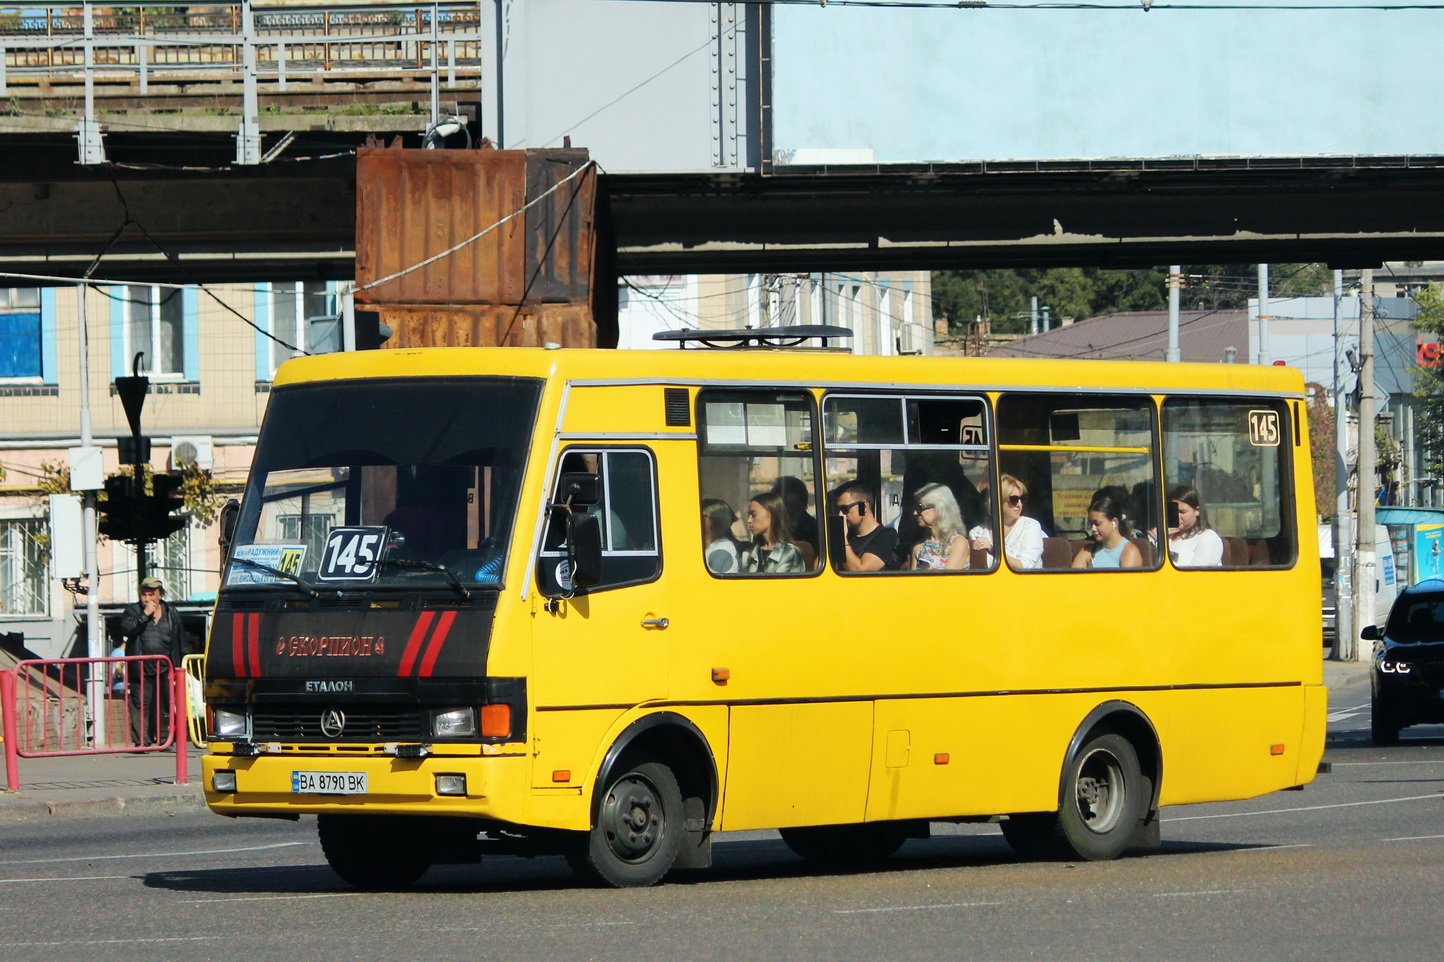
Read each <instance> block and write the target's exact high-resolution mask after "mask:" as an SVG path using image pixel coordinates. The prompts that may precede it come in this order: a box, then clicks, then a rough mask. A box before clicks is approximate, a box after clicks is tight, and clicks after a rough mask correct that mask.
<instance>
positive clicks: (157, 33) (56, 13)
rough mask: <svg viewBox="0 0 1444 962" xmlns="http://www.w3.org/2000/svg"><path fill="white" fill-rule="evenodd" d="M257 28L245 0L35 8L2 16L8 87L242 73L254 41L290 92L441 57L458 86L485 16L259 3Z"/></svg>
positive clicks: (435, 6)
mask: <svg viewBox="0 0 1444 962" xmlns="http://www.w3.org/2000/svg"><path fill="white" fill-rule="evenodd" d="M252 9H253V11H254V12H253V15H252V17H251V20H250V23H249V25H248V24H247V20H246V18H245V17H243V15H242V10H243V8H242V5H241V4H239V3H224V4H200V5H193V6H188V7H171V8H167V7H154V6H138V5H137V6H109V7H91V8H90V13H91V18H90V20H91V23H90V29H89V32H88V33H87V30H86V25H85V16H84V13H83V10H84V6H83V5H81V4H68V5H65V6H42V5H40V4H36V5H27V6H26V7H25V8H24V9H23V10H21V11H19V12H17V13H14V14H11V15H5V14H0V93H4V92H5V89H6V87H5V85H6V81H7V79H9V80H18V79H20V78H36V79H40V78H44V79H47V80H51V81H54V80H57V79H65V78H73V79H75V80H77V81H78V80H80V79H83V77H84V76H85V72H86V61H87V57H86V54H87V51H88V52H89V53H90V54H91V63H92V67H91V68H90V69H91V71H92V73H93V74H94V75H96V76H98V77H103V78H105V79H106V80H107V81H108V82H113V81H114V80H115V79H117V78H118V79H122V80H124V79H127V78H130V77H133V78H134V79H135V81H136V82H137V83H138V84H140V85H142V86H144V85H146V84H147V83H148V82H150V81H154V80H162V79H164V75H166V74H168V73H176V74H180V73H184V74H187V75H197V74H199V75H215V76H217V77H229V76H239V75H240V74H241V73H242V72H243V70H244V68H245V56H244V51H245V47H246V45H247V44H248V43H249V44H250V45H251V46H252V47H253V49H254V54H255V58H256V66H255V75H256V78H257V79H258V80H261V81H272V82H275V83H277V84H279V85H280V87H281V89H285V85H286V82H287V79H288V77H289V78H290V79H298V77H299V79H309V77H308V76H307V75H312V74H317V73H320V74H326V73H331V72H337V71H364V72H367V73H375V72H378V71H380V72H398V71H399V72H423V71H428V70H429V69H430V68H431V64H432V63H433V48H436V53H437V60H438V61H440V62H442V63H444V64H445V69H446V70H447V72H448V77H449V82H450V83H455V77H456V74H457V73H458V72H463V73H466V74H467V75H475V74H476V73H477V71H478V70H479V68H480V63H481V32H480V30H481V19H480V14H479V12H478V9H477V6H476V4H475V3H470V4H458V3H446V4H441V3H429V4H413V5H410V6H399V5H398V6H393V5H377V4H365V5H362V4H358V5H356V6H354V7H344V6H338V7H326V8H323V9H317V8H314V7H312V8H287V7H262V6H260V5H256V4H253V5H252Z"/></svg>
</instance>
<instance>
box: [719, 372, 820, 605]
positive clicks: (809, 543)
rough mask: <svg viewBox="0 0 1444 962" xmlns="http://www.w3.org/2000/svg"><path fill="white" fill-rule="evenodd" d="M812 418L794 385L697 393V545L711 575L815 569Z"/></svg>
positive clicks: (816, 524)
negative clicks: (698, 510)
mask: <svg viewBox="0 0 1444 962" xmlns="http://www.w3.org/2000/svg"><path fill="white" fill-rule="evenodd" d="M815 422H816V414H815V412H814V409H813V405H812V399H811V398H810V397H808V396H807V395H806V394H804V393H802V392H800V391H796V390H792V391H778V390H757V391H734V390H726V391H723V390H707V391H702V392H700V393H699V394H698V397H697V426H698V438H699V442H700V443H699V445H698V465H697V480H698V485H699V488H700V490H701V495H702V500H701V504H700V505H699V507H700V509H701V522H702V523H701V526H700V529H701V545H702V559H703V564H704V566H705V567H706V569H707V571H708V572H709V573H710V574H713V575H717V576H722V577H727V576H738V577H751V578H757V577H787V576H797V575H804V574H807V573H809V572H812V571H816V570H818V568H819V566H820V561H819V556H820V554H821V552H822V538H823V533H822V531H821V530H820V527H821V526H820V525H819V522H818V518H819V517H820V515H819V514H818V510H819V508H818V502H817V480H816V479H817V444H816V435H815V432H814V429H813V425H814V424H815Z"/></svg>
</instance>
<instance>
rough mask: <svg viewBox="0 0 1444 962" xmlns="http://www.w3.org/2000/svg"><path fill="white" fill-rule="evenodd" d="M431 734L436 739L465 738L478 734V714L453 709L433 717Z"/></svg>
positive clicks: (468, 709)
mask: <svg viewBox="0 0 1444 962" xmlns="http://www.w3.org/2000/svg"><path fill="white" fill-rule="evenodd" d="M431 734H432V736H433V737H436V738H465V737H467V736H470V735H475V734H476V712H475V711H473V710H472V709H470V708H453V709H451V710H449V711H439V712H437V713H436V714H434V715H432V716H431Z"/></svg>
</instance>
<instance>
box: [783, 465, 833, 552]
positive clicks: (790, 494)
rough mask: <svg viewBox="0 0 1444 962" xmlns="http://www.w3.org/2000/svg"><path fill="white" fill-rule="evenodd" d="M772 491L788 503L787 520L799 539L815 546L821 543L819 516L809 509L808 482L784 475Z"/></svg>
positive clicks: (810, 498)
mask: <svg viewBox="0 0 1444 962" xmlns="http://www.w3.org/2000/svg"><path fill="white" fill-rule="evenodd" d="M772 493H773V494H775V495H777V496H778V497H780V498H781V499H782V503H783V504H785V505H787V520H788V521H789V522H790V523H791V525H792V534H793V535H794V536H795V537H796V538H797V540H798V541H800V542H806V543H807V544H809V545H813V546H814V547H815V546H816V545H819V544H821V543H822V542H821V541H819V540H818V537H817V518H815V517H814V516H813V515H812V514H811V513H810V512H809V511H808V510H807V509H808V507H809V503H810V502H811V501H812V496H811V493H810V492H809V491H808V490H807V484H806V483H805V482H804V481H803V480H802V479H801V478H796V477H793V476H792V475H784V476H782V477H780V478H778V479H777V483H776V484H774V485H773V486H772Z"/></svg>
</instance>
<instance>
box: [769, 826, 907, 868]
mask: <svg viewBox="0 0 1444 962" xmlns="http://www.w3.org/2000/svg"><path fill="white" fill-rule="evenodd" d="M778 833H779V834H780V835H781V836H782V841H784V842H786V843H787V847H788V848H790V849H792V851H793V854H795V855H797V856H798V857H800V858H804V859H806V860H807V861H809V862H814V863H816V864H818V865H826V866H831V867H834V868H843V867H848V866H855V865H871V864H874V863H876V862H881V861H884V860H886V859H888V858H891V857H892V856H893V855H895V854H896V853H897V850H898V849H900V848H902V844H903V842H905V841H907V837H908V836H907V832H906V831H905V830H904V829H903V827H902V826H901V825H897V824H894V823H890V822H878V823H873V824H868V825H818V826H809V827H806V828H784V829H779V830H778Z"/></svg>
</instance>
